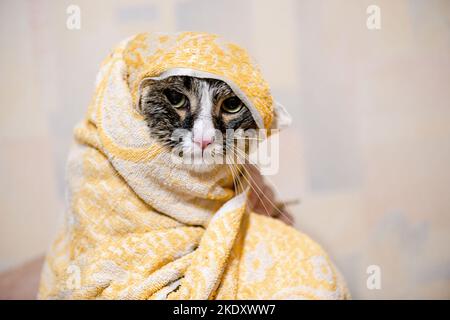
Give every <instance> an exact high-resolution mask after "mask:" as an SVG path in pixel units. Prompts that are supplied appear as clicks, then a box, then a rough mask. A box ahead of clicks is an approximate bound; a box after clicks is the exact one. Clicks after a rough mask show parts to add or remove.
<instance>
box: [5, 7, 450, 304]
mask: <svg viewBox="0 0 450 320" xmlns="http://www.w3.org/2000/svg"><path fill="white" fill-rule="evenodd" d="M69 4H77V5H79V6H80V8H81V19H82V20H81V30H72V31H71V30H68V29H67V28H66V18H67V14H66V8H67V6H68V5H69ZM370 4H376V5H378V6H380V8H381V17H382V25H381V30H377V31H374V30H368V29H367V27H366V19H367V14H366V8H367V6H368V5H370ZM449 13H450V2H449V1H446V0H441V1H439V0H430V1H425V0H411V1H406V0H384V1H381V0H372V1H366V0H341V1H332V0H329V1H324V0H322V1H318V0H305V1H295V0H284V1H262V0H247V1H244V0H227V1H212V0H196V1H194V0H178V1H176V0H172V1H167V0H165V1H138V0H133V1H88V0H84V1H42V0H41V1H37V0H36V1H1V2H0V24H1V28H0V37H1V40H2V42H1V43H2V49H1V50H0V66H1V71H2V72H1V74H2V76H1V77H0V88H1V89H0V93H1V94H0V270H2V269H5V268H8V267H11V266H14V265H16V264H18V263H20V262H22V261H25V260H27V259H29V258H31V257H33V256H35V255H38V254H40V253H42V252H43V251H44V250H45V248H46V247H47V246H48V244H49V242H50V241H51V237H52V234H53V232H54V230H55V226H56V224H57V221H58V219H59V216H60V214H61V213H62V212H63V208H64V207H63V203H64V162H65V158H66V155H67V151H68V148H69V145H70V142H71V130H72V127H73V125H74V124H75V123H76V121H78V120H79V119H80V118H81V117H82V115H83V113H84V111H85V109H86V106H87V103H88V101H89V98H90V96H91V94H92V91H93V83H94V79H95V74H96V72H97V68H98V65H99V63H100V61H101V60H102V58H103V57H104V56H105V55H106V54H107V53H108V52H109V49H110V48H111V47H112V46H113V45H114V44H116V43H117V42H118V41H119V40H121V39H122V38H125V37H127V36H129V35H131V34H133V33H136V32H139V31H145V30H158V31H176V30H202V31H210V32H216V33H220V34H222V35H223V36H225V37H226V38H228V39H230V40H233V41H235V42H238V43H240V44H242V45H244V46H245V47H247V48H248V49H249V51H250V52H251V53H252V54H253V55H254V56H255V57H256V59H257V60H258V61H259V62H260V65H261V67H262V69H263V71H264V73H265V74H266V77H267V79H268V81H269V83H271V85H272V90H273V92H274V95H275V96H276V97H277V98H278V100H279V101H281V102H283V103H284V104H285V105H286V106H287V107H288V109H289V111H290V113H291V114H292V115H293V117H294V123H293V126H292V127H291V128H290V129H289V130H287V131H285V132H284V133H282V137H281V139H282V141H283V143H282V150H281V165H282V167H281V170H280V172H279V174H278V175H276V176H273V177H270V179H271V180H272V181H273V183H274V184H275V185H276V187H277V190H278V193H279V195H280V197H281V198H282V199H284V200H291V199H300V200H301V203H300V204H299V205H296V206H293V207H292V208H291V209H292V211H293V212H294V213H295V216H296V227H298V228H299V229H301V230H303V231H305V232H307V233H309V234H311V235H312V236H313V237H314V238H315V239H316V240H318V241H319V242H320V243H322V244H323V246H324V247H326V248H327V250H328V251H329V252H330V254H331V256H332V257H333V258H334V259H335V261H336V262H337V264H338V266H339V267H340V269H341V270H342V272H343V274H344V275H345V277H346V279H347V281H348V283H349V286H350V288H351V290H352V293H353V295H354V297H355V298H450V250H449V248H448V244H449V243H450V234H449V232H450V216H449V215H450V196H449V189H450V170H449V165H448V164H449V163H450V125H449V120H450V105H449V100H450V85H449V84H450V58H449V57H450V55H449V52H450V51H449V49H450V15H449ZM372 264H375V265H378V266H380V267H381V271H382V273H381V275H382V289H381V290H368V289H367V287H366V279H367V274H366V268H367V266H369V265H372Z"/></svg>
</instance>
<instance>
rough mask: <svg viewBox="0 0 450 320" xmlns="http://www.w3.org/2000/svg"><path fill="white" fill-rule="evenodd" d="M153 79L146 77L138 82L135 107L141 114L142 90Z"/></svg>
mask: <svg viewBox="0 0 450 320" xmlns="http://www.w3.org/2000/svg"><path fill="white" fill-rule="evenodd" d="M153 81H154V79H152V78H150V77H147V78H144V79H142V80H141V82H140V83H139V87H138V99H137V105H136V107H135V108H136V110H137V111H138V112H139V113H140V114H142V105H141V102H142V101H141V99H142V93H143V91H144V88H145V87H147V86H148V85H149V84H150V83H151V82H153Z"/></svg>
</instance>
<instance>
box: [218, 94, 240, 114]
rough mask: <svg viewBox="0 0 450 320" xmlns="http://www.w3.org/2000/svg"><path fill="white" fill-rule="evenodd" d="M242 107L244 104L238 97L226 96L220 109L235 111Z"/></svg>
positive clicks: (228, 111) (229, 111)
mask: <svg viewBox="0 0 450 320" xmlns="http://www.w3.org/2000/svg"><path fill="white" fill-rule="evenodd" d="M243 107H244V104H243V103H242V101H241V100H240V99H239V98H238V97H231V98H228V99H226V100H225V101H224V102H223V103H222V109H223V111H225V112H227V113H237V112H239V111H241V109H242V108H243Z"/></svg>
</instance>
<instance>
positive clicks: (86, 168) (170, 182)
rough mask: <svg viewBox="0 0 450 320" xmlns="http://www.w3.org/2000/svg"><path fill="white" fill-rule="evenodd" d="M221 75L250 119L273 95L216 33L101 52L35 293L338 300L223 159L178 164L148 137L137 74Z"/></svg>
mask: <svg viewBox="0 0 450 320" xmlns="http://www.w3.org/2000/svg"><path fill="white" fill-rule="evenodd" d="M174 74H183V75H192V76H201V77H212V78H216V79H220V80H223V81H225V82H227V84H229V85H230V87H231V88H232V89H233V91H234V92H235V93H236V94H237V95H238V96H239V97H240V98H241V99H242V100H243V101H244V102H245V104H246V105H247V106H248V107H249V109H250V110H251V112H252V115H253V116H254V118H255V120H256V122H257V124H258V125H259V127H260V128H266V129H269V128H271V124H272V121H273V117H274V115H273V99H272V97H271V95H270V90H269V87H268V85H267V83H266V82H265V81H264V80H263V78H262V76H261V73H260V71H259V70H258V68H257V67H256V66H255V64H254V63H253V61H252V59H251V58H250V57H249V56H248V55H247V53H246V52H245V50H243V49H242V48H240V47H238V46H237V45H234V44H230V43H227V42H225V41H224V40H222V39H220V38H219V37H217V36H216V35H210V34H205V33H193V32H183V33H178V34H173V35H169V34H160V33H144V34H139V35H137V36H134V37H132V38H129V39H127V40H125V41H123V42H122V43H121V44H120V45H119V46H118V47H117V48H116V49H115V50H114V51H113V53H112V54H111V55H110V56H109V57H108V58H107V59H106V60H105V61H104V63H103V64H102V67H101V70H100V72H99V74H98V78H97V84H96V91H95V94H94V98H93V100H92V102H91V104H90V106H89V108H88V112H87V115H86V117H85V119H84V120H83V121H82V122H81V123H80V124H79V125H78V126H77V127H76V128H75V131H74V137H75V142H74V145H73V147H72V149H71V152H70V155H69V160H68V166H67V176H68V179H67V180H68V197H67V198H68V207H67V210H66V213H65V216H64V217H65V219H64V223H63V225H62V227H61V230H60V232H59V233H58V235H57V237H56V239H55V241H54V243H53V245H52V247H51V249H50V250H49V252H48V254H47V258H46V262H45V265H44V269H43V272H42V277H41V284H40V290H39V298H41V299H340V298H348V297H349V294H348V291H347V289H346V287H345V284H344V282H343V281H342V279H341V278H340V276H339V274H338V272H337V271H336V269H335V268H334V267H333V264H332V262H331V261H330V259H329V258H328V257H327V255H326V253H324V251H323V250H322V249H321V248H320V246H319V245H317V244H316V243H315V242H313V241H312V240H311V239H310V238H308V237H307V236H306V235H304V234H302V233H299V232H298V231H296V230H295V229H293V228H292V227H289V226H287V225H285V224H283V223H282V222H280V221H277V220H275V219H272V218H269V217H264V216H261V215H256V214H254V213H251V212H249V211H250V210H249V209H248V192H247V189H246V188H243V189H242V190H237V189H236V188H235V186H234V183H233V176H232V174H231V171H230V170H229V169H228V167H227V165H218V166H217V167H215V169H214V170H213V171H211V172H208V173H207V174H202V173H194V172H192V171H189V170H186V168H185V167H184V166H183V165H182V164H177V163H175V162H174V161H172V160H171V154H170V153H169V152H166V150H165V149H164V147H162V146H161V145H160V144H159V143H158V142H157V141H156V140H154V139H152V138H151V136H150V134H149V132H148V128H147V125H146V122H145V120H144V118H143V116H142V115H141V114H140V113H139V112H138V108H136V105H137V104H138V100H139V90H140V84H141V83H142V81H143V79H145V78H147V77H159V76H161V75H164V76H170V75H174Z"/></svg>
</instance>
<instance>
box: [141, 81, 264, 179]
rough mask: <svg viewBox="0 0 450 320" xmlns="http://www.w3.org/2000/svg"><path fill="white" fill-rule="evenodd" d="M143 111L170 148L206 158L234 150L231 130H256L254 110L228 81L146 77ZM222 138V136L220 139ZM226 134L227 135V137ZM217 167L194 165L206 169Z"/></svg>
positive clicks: (143, 90)
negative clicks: (220, 149) (213, 151)
mask: <svg viewBox="0 0 450 320" xmlns="http://www.w3.org/2000/svg"><path fill="white" fill-rule="evenodd" d="M139 110H140V112H141V113H142V114H143V115H144V116H145V119H146V121H147V125H148V127H149V130H150V134H151V135H152V136H153V137H154V138H156V139H157V140H158V141H159V142H160V143H161V144H163V145H165V146H167V147H168V148H169V149H178V150H181V151H182V152H186V151H189V152H190V153H192V154H193V155H195V156H200V159H202V158H203V155H205V154H206V153H207V152H209V153H210V152H211V151H212V150H217V148H222V152H224V153H225V152H226V151H227V148H228V151H229V150H231V148H232V146H231V143H233V142H234V141H233V140H234V138H236V137H233V136H228V137H226V133H227V131H228V132H233V133H234V132H242V131H247V130H250V129H252V130H256V129H257V125H256V122H255V120H254V119H253V116H252V114H251V112H250V110H249V109H248V108H247V106H245V104H244V103H243V102H242V101H241V100H240V99H239V98H238V97H237V96H236V95H235V94H234V92H233V90H232V89H231V88H230V87H229V86H228V84H226V83H225V82H223V81H221V80H217V79H209V78H196V77H190V76H171V77H168V78H165V79H161V80H154V79H146V80H145V81H144V82H143V85H142V87H141V96H140V101H139ZM217 137H220V139H217ZM224 137H226V138H224ZM212 167H213V166H212V165H208V164H207V163H205V161H203V162H199V163H196V164H195V165H193V166H191V169H192V170H194V171H199V172H204V171H207V170H209V169H211V168H212Z"/></svg>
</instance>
